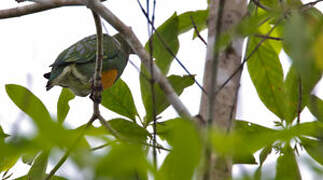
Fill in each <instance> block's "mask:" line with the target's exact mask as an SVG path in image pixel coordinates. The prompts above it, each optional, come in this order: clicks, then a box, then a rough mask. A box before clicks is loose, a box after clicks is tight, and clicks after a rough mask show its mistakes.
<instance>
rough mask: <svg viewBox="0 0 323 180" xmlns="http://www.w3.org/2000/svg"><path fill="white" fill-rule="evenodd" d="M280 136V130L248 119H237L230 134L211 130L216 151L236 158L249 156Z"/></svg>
mask: <svg viewBox="0 0 323 180" xmlns="http://www.w3.org/2000/svg"><path fill="white" fill-rule="evenodd" d="M279 138H280V132H279V131H277V130H274V129H270V128H266V127H264V126H260V125H256V124H253V123H250V122H246V121H235V129H234V130H233V131H232V132H231V133H230V134H228V133H227V132H222V131H220V130H217V129H214V130H213V131H212V132H211V139H212V145H213V149H214V151H215V152H216V153H218V154H220V155H230V156H235V157H236V158H245V157H248V156H250V155H251V154H253V153H255V152H256V151H258V150H259V149H261V148H263V147H266V146H268V145H271V144H272V143H274V142H275V141H277V140H279ZM246 142H248V143H246Z"/></svg>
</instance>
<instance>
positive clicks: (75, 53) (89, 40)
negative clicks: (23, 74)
mask: <svg viewBox="0 0 323 180" xmlns="http://www.w3.org/2000/svg"><path fill="white" fill-rule="evenodd" d="M103 41H104V45H103V48H104V55H105V56H108V58H107V57H106V58H107V59H109V58H112V57H114V56H116V55H117V54H118V51H119V46H118V44H117V43H116V42H115V40H114V39H113V38H112V37H111V36H108V35H104V36H103ZM96 48H97V47H96V35H91V36H88V37H86V38H84V39H82V40H80V41H78V42H77V43H75V44H73V45H72V46H70V47H69V48H67V49H66V50H64V51H63V52H62V53H61V54H60V55H59V56H58V57H57V59H56V61H55V62H54V63H53V64H52V65H50V66H51V67H57V66H64V65H68V64H72V63H76V64H83V63H88V62H90V61H92V62H93V61H94V60H95V58H96Z"/></svg>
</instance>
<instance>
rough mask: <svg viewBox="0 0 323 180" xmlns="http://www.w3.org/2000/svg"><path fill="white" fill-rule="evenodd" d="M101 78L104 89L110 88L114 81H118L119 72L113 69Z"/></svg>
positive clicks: (104, 73) (103, 73)
mask: <svg viewBox="0 0 323 180" xmlns="http://www.w3.org/2000/svg"><path fill="white" fill-rule="evenodd" d="M101 76H102V77H101V82H102V86H103V89H106V88H109V87H111V86H112V85H113V83H114V81H115V80H116V78H117V76H118V70H116V69H111V70H108V71H106V72H102V74H101Z"/></svg>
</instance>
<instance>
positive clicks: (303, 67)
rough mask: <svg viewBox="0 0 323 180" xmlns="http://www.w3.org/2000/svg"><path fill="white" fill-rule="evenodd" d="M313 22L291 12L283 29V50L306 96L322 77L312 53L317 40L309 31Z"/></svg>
mask: <svg viewBox="0 0 323 180" xmlns="http://www.w3.org/2000/svg"><path fill="white" fill-rule="evenodd" d="M314 22H315V21H309V22H307V21H306V19H305V17H304V16H303V15H301V14H299V13H296V12H293V13H291V17H290V19H289V20H288V21H287V22H286V23H285V25H284V27H283V38H284V41H283V45H284V50H285V51H286V53H287V54H288V55H289V56H290V57H291V59H292V61H293V64H292V66H294V67H295V70H296V71H297V72H298V73H299V75H300V77H301V80H302V84H303V87H304V92H305V93H306V94H310V92H311V91H312V89H313V88H314V86H315V84H316V83H317V82H318V81H319V79H320V78H321V76H322V72H321V71H320V70H319V67H317V66H316V62H315V58H314V52H313V49H314V47H313V46H314V39H316V38H318V37H317V34H316V33H315V32H312V31H311V23H314ZM314 24H315V23H314Z"/></svg>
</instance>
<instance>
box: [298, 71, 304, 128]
mask: <svg viewBox="0 0 323 180" xmlns="http://www.w3.org/2000/svg"><path fill="white" fill-rule="evenodd" d="M302 103H303V87H302V79H301V77H299V80H298V104H297V124H299V123H300V122H301V112H302Z"/></svg>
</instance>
